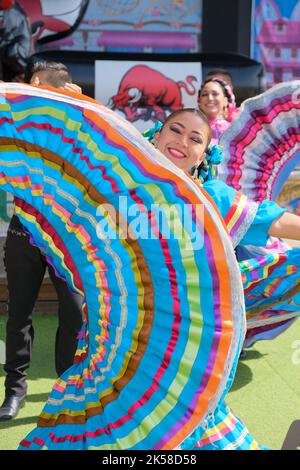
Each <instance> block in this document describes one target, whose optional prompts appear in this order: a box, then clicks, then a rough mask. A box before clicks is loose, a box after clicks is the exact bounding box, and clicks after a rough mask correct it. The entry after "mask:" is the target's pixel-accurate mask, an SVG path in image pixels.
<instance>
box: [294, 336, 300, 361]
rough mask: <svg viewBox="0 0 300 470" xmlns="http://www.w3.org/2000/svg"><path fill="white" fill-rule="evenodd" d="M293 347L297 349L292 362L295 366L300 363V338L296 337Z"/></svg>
mask: <svg viewBox="0 0 300 470" xmlns="http://www.w3.org/2000/svg"><path fill="white" fill-rule="evenodd" d="M292 349H295V351H294V352H293V354H292V364H293V365H294V366H297V365H299V364H300V339H296V340H295V341H294V342H293V343H292Z"/></svg>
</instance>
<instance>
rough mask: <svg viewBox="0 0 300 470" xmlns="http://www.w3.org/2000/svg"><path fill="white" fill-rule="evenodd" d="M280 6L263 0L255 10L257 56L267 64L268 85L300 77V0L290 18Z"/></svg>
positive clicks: (273, 1) (269, 0)
mask: <svg viewBox="0 0 300 470" xmlns="http://www.w3.org/2000/svg"><path fill="white" fill-rule="evenodd" d="M279 5H280V3H279V2H276V1H275V0H262V2H261V3H260V4H259V6H258V7H257V8H256V12H255V31H256V35H255V36H254V40H255V44H254V58H257V59H258V60H260V61H261V62H262V63H263V64H264V68H265V72H266V81H267V86H268V87H271V86H273V85H275V84H276V83H279V82H282V81H288V80H293V79H296V78H299V57H300V1H298V2H297V3H296V4H295V7H294V9H293V10H292V13H291V15H290V17H288V18H286V17H284V16H283V15H282V14H281V12H280V10H279Z"/></svg>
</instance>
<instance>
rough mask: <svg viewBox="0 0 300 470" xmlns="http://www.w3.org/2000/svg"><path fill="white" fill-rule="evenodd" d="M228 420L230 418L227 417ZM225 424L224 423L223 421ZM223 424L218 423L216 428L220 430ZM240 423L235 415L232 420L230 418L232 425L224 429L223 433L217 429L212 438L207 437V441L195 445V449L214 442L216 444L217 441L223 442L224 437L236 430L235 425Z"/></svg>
mask: <svg viewBox="0 0 300 470" xmlns="http://www.w3.org/2000/svg"><path fill="white" fill-rule="evenodd" d="M227 419H228V416H227ZM222 422H223V421H222ZM222 422H221V423H218V424H217V425H216V426H215V427H216V428H218V426H220V424H222ZM237 423H238V420H237V419H236V418H235V416H234V415H232V418H230V423H229V424H228V426H227V427H226V428H223V429H222V430H221V431H219V430H218V429H217V431H216V434H214V435H212V436H210V437H207V438H205V439H200V440H199V441H198V442H197V443H196V444H195V447H204V446H206V445H208V444H212V443H213V442H216V441H219V440H221V439H222V438H223V437H224V436H226V435H227V434H229V433H230V432H231V431H233V429H234V428H235V425H236V424H237Z"/></svg>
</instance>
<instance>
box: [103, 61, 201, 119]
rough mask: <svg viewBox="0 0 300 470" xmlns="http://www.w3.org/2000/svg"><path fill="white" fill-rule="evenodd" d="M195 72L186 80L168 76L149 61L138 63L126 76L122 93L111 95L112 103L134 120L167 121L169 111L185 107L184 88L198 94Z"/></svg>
mask: <svg viewBox="0 0 300 470" xmlns="http://www.w3.org/2000/svg"><path fill="white" fill-rule="evenodd" d="M194 81H197V78H196V77H195V76H193V75H188V76H187V77H186V82H187V83H185V82H184V81H178V82H176V81H175V80H173V79H171V78H168V77H167V76H166V75H164V74H163V73H161V72H159V71H158V70H155V69H153V68H151V67H149V66H147V65H136V66H134V67H132V68H131V69H129V70H128V72H126V73H125V75H124V76H123V78H122V80H121V82H120V85H119V89H118V93H117V94H116V95H114V96H112V97H111V99H110V101H109V103H108V104H107V106H108V107H110V108H111V109H114V110H115V109H117V110H118V111H122V112H123V113H124V114H125V117H126V119H127V120H128V121H130V122H135V121H138V120H140V119H141V120H144V121H148V120H152V121H154V122H155V121H164V120H165V119H166V117H167V112H173V111H175V110H177V109H181V108H182V107H183V102H182V94H181V89H184V90H185V91H186V93H188V94H189V95H195V94H196V87H195V86H194V85H193V82H194Z"/></svg>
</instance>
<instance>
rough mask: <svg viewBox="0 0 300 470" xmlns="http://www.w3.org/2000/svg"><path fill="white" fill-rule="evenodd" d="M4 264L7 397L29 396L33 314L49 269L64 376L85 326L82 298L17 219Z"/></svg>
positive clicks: (58, 358) (57, 360)
mask: <svg viewBox="0 0 300 470" xmlns="http://www.w3.org/2000/svg"><path fill="white" fill-rule="evenodd" d="M4 253H5V254H4V264H5V268H6V274H7V284H8V293H9V303H8V321H7V327H6V362H5V366H4V370H5V372H6V379H5V390H6V396H9V395H17V396H19V397H22V396H24V395H26V392H27V384H26V369H28V367H29V365H30V361H31V354H32V344H33V338H34V329H33V325H32V311H33V307H34V304H35V302H36V300H37V297H38V293H39V290H40V287H41V284H42V281H43V278H44V275H45V271H46V268H47V267H48V270H49V275H50V278H51V280H52V282H53V284H54V287H55V289H56V292H57V295H58V301H59V308H58V329H57V332H56V340H55V367H56V372H57V375H58V376H60V375H61V374H62V373H63V372H64V371H65V370H66V369H68V368H69V367H70V366H71V365H72V363H73V359H74V354H75V351H76V347H77V335H78V333H79V331H80V328H81V326H82V312H81V304H82V297H81V296H79V295H77V294H74V293H72V292H71V290H70V289H69V287H68V285H67V283H66V282H64V281H63V280H62V279H60V278H58V277H57V276H56V274H55V272H54V269H53V268H52V267H51V266H50V265H48V263H47V261H46V258H45V257H44V256H43V255H42V253H41V252H40V250H39V249H38V248H36V247H34V246H32V245H31V244H30V242H29V235H28V234H27V233H26V232H24V229H23V226H22V224H21V223H20V221H19V219H18V218H17V216H15V215H14V216H13V217H12V220H11V222H10V225H9V229H8V233H7V239H6V244H5V247H4Z"/></svg>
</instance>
